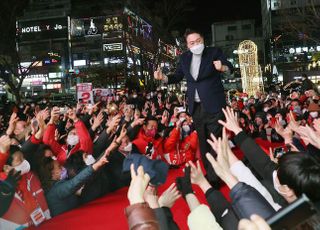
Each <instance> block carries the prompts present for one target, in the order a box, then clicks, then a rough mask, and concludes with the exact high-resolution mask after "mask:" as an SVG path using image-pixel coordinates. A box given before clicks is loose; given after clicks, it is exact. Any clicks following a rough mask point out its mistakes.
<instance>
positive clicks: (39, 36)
mask: <svg viewBox="0 0 320 230" xmlns="http://www.w3.org/2000/svg"><path fill="white" fill-rule="evenodd" d="M17 35H18V37H19V40H20V41H21V42H23V41H34V40H45V39H55V38H65V39H67V38H68V19H67V17H63V18H50V19H41V20H31V21H18V22H17Z"/></svg>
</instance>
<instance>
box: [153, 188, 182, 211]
mask: <svg viewBox="0 0 320 230" xmlns="http://www.w3.org/2000/svg"><path fill="white" fill-rule="evenodd" d="M180 197H181V194H180V193H179V191H178V189H177V187H176V184H175V183H172V184H171V185H170V186H169V188H167V189H166V190H165V191H164V192H163V193H162V194H161V196H160V197H159V200H158V202H159V205H160V207H168V208H171V207H172V206H173V205H174V203H175V202H176V200H178V199H179V198H180Z"/></svg>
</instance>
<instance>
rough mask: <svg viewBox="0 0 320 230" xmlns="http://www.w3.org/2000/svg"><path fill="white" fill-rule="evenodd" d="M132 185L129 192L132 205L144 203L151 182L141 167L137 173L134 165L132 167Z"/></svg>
mask: <svg viewBox="0 0 320 230" xmlns="http://www.w3.org/2000/svg"><path fill="white" fill-rule="evenodd" d="M130 172H131V183H130V186H129V190H128V195H127V196H128V199H129V202H130V204H131V205H133V204H137V203H143V202H144V199H143V194H144V193H145V191H146V188H147V186H148V184H149V181H150V176H149V175H148V174H147V173H144V170H143V167H142V166H139V167H138V170H137V172H136V171H135V169H134V165H133V164H131V166H130Z"/></svg>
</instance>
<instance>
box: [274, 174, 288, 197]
mask: <svg viewBox="0 0 320 230" xmlns="http://www.w3.org/2000/svg"><path fill="white" fill-rule="evenodd" d="M272 177H273V188H274V189H275V190H276V191H277V192H278V193H279V194H280V195H282V196H285V195H286V193H284V192H281V191H280V189H279V188H280V186H281V184H280V183H278V180H277V171H273V173H272Z"/></svg>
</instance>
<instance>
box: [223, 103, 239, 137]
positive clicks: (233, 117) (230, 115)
mask: <svg viewBox="0 0 320 230" xmlns="http://www.w3.org/2000/svg"><path fill="white" fill-rule="evenodd" d="M222 111H223V113H224V116H225V118H226V121H222V120H219V121H218V122H219V123H220V124H221V125H223V126H224V127H225V128H227V129H228V130H230V131H232V132H234V133H235V134H236V135H237V134H238V133H240V132H241V131H242V129H241V128H240V125H239V122H238V116H237V114H236V113H235V112H234V111H233V109H231V108H230V107H227V108H226V109H222Z"/></svg>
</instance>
